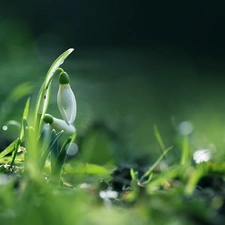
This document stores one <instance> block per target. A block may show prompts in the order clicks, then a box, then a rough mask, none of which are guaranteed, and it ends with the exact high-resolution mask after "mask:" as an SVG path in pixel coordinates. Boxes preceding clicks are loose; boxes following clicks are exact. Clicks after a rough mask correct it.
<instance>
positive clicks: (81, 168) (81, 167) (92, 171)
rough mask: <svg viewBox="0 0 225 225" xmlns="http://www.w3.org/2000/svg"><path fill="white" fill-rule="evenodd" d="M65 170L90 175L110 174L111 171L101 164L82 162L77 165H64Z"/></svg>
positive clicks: (69, 172) (71, 173) (70, 172)
mask: <svg viewBox="0 0 225 225" xmlns="http://www.w3.org/2000/svg"><path fill="white" fill-rule="evenodd" d="M63 170H64V172H66V173H67V174H69V175H75V174H88V175H109V174H110V171H109V170H108V169H106V168H105V167H103V166H99V165H96V164H89V163H86V164H82V163H77V164H76V165H73V167H71V166H68V165H65V166H64V167H63Z"/></svg>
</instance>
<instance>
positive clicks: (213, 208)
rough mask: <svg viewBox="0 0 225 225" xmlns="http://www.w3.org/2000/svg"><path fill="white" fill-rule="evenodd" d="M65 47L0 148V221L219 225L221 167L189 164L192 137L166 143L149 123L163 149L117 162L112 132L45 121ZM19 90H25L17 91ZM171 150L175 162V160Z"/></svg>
mask: <svg viewBox="0 0 225 225" xmlns="http://www.w3.org/2000/svg"><path fill="white" fill-rule="evenodd" d="M71 52H72V49H69V50H67V51H66V52H65V53H63V54H62V55H61V56H60V57H59V58H58V59H57V60H56V61H55V62H54V63H53V64H52V66H51V67H50V69H49V71H48V73H47V75H46V77H45V80H44V82H43V84H42V86H41V89H40V91H39V94H38V96H37V99H36V102H34V104H31V100H30V98H28V100H27V102H26V104H25V107H24V110H23V115H22V121H21V126H20V129H19V132H18V138H16V139H15V140H14V141H13V142H12V143H11V144H9V145H8V147H7V148H6V149H5V150H3V151H2V152H1V153H0V164H1V165H0V203H1V204H0V222H1V223H2V224H25V225H26V224H30V222H31V221H32V224H34V225H36V224H37V225H38V224H43V223H45V224H56V225H57V224H65V225H67V224H112V225H115V224H162V225H163V224H166V225H168V224H171V225H173V224H178V225H179V224H182V225H183V224H184V225H185V224H212V225H217V224H218V225H219V224H222V223H221V221H224V204H225V197H224V196H225V193H224V187H225V183H224V174H225V164H224V163H220V162H215V161H213V160H211V159H208V161H206V162H204V161H202V162H196V161H194V160H193V157H192V155H193V152H194V149H198V148H197V147H196V146H195V143H193V139H192V136H191V135H185V136H184V135H183V136H182V135H181V136H179V135H180V134H174V135H177V140H178V141H177V140H176V142H174V145H173V147H169V148H167V147H166V143H167V142H166V141H164V138H162V137H163V135H161V133H160V132H159V130H158V128H157V126H154V135H155V138H156V142H157V144H158V146H159V147H160V150H161V153H160V154H159V156H158V159H156V160H155V161H154V162H151V160H149V161H148V162H147V163H146V164H144V163H143V164H140V163H131V164H128V165H118V162H119V160H118V156H117V152H116V150H115V146H116V144H117V143H116V141H117V139H116V138H115V135H114V134H111V133H110V132H111V131H110V130H107V131H106V129H102V128H101V126H97V128H96V129H92V128H90V129H89V130H88V128H87V130H88V131H89V132H86V133H84V134H83V136H82V135H81V136H79V135H78V138H77V133H76V132H74V133H72V134H71V135H68V134H66V132H64V131H63V130H60V131H56V130H55V129H52V127H51V125H50V124H45V123H44V121H43V118H44V116H45V113H46V112H47V110H48V106H49V98H50V91H51V85H52V80H53V78H54V77H55V75H56V74H58V72H59V73H61V72H62V71H63V69H62V68H59V66H60V65H61V64H62V63H63V61H64V60H65V59H66V58H67V57H68V56H69V54H70V53H71ZM21 88H24V91H22V92H20V91H18V90H20V89H21ZM30 91H31V89H29V87H28V86H27V84H26V83H24V84H22V85H21V86H18V87H17V88H15V89H14V90H13V91H12V94H11V95H10V96H11V97H9V99H11V101H12V102H13V101H16V100H19V99H23V97H25V96H26V95H27V94H29V93H30ZM18 93H19V94H18ZM33 105H35V108H33ZM51 118H53V117H51ZM53 122H54V120H53V119H52V122H51V123H53ZM154 135H153V136H154ZM81 139H82V141H80V144H78V148H79V151H78V153H77V155H76V156H75V157H74V155H73V156H69V154H68V151H69V149H70V148H72V147H74V146H73V144H74V142H75V141H77V143H79V142H78V140H81ZM169 146H170V145H169ZM149 149H150V148H149ZM156 149H157V148H156ZM150 150H153V151H154V149H150ZM150 150H149V151H150ZM76 151H77V149H75V153H76ZM175 151H177V152H178V154H179V157H177V158H178V159H177V158H175V157H174V158H173V155H175ZM136 152H137V153H139V149H138V148H136ZM129 154H131V152H129V151H127V155H129ZM165 156H167V157H165ZM130 158H132V157H130ZM171 158H172V160H171ZM115 167H116V168H115ZM162 215H163V216H162Z"/></svg>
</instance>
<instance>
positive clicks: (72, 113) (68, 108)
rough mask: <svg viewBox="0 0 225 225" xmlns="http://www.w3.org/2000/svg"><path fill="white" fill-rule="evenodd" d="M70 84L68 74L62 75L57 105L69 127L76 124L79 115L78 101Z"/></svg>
mask: <svg viewBox="0 0 225 225" xmlns="http://www.w3.org/2000/svg"><path fill="white" fill-rule="evenodd" d="M69 83H70V80H69V76H68V74H67V73H66V72H62V73H60V75H59V90H58V95H57V103H58V108H59V111H60V113H61V115H62V118H63V119H64V120H65V121H66V123H67V124H68V125H70V124H72V123H73V122H74V120H75V118H76V113H77V104H76V99H75V96H74V93H73V91H72V89H71V87H70V84H69Z"/></svg>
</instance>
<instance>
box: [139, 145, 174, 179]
mask: <svg viewBox="0 0 225 225" xmlns="http://www.w3.org/2000/svg"><path fill="white" fill-rule="evenodd" d="M171 149H172V147H170V148H168V149H166V150H165V151H164V152H163V153H162V154H161V155H160V157H159V158H158V159H157V161H156V162H155V163H154V164H153V165H152V166H151V167H150V168H149V169H148V170H147V171H146V172H145V174H144V175H143V176H142V177H141V179H140V182H142V181H143V180H144V179H145V177H148V176H150V175H151V173H152V171H153V170H154V169H155V167H156V166H157V165H158V164H159V162H160V161H161V160H162V159H163V157H164V156H165V155H166V154H167V152H168V151H169V150H171Z"/></svg>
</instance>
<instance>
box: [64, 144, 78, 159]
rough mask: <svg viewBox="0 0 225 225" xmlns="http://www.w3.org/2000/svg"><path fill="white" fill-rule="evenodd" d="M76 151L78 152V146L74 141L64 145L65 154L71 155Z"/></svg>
mask: <svg viewBox="0 0 225 225" xmlns="http://www.w3.org/2000/svg"><path fill="white" fill-rule="evenodd" d="M77 152H78V146H77V145H76V144H75V143H72V144H68V145H67V146H66V153H67V155H70V156H73V155H76V154H77Z"/></svg>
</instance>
